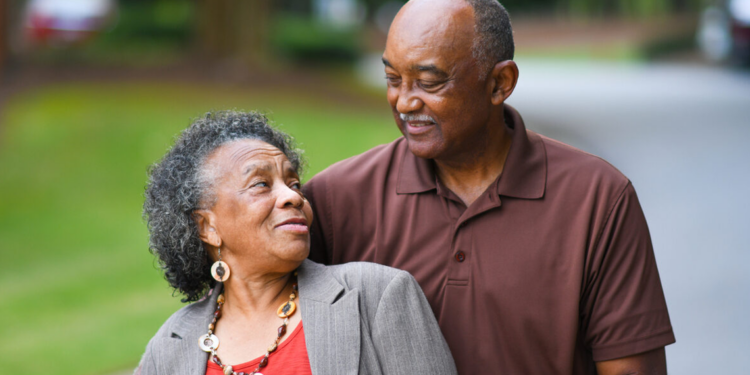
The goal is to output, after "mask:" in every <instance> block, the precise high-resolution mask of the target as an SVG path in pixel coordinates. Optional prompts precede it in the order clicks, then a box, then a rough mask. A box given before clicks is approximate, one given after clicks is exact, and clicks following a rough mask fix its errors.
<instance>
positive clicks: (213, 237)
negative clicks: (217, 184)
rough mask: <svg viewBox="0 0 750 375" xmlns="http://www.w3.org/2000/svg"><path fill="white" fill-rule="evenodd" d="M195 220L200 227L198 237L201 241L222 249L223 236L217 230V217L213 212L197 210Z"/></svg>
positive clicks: (194, 215) (194, 214) (194, 213)
mask: <svg viewBox="0 0 750 375" xmlns="http://www.w3.org/2000/svg"><path fill="white" fill-rule="evenodd" d="M193 220H195V224H196V225H197V226H198V236H199V237H200V239H201V241H203V242H205V243H207V244H209V245H211V246H213V247H216V248H218V247H221V236H219V232H218V230H217V229H216V215H214V213H213V211H211V210H195V211H194V212H193Z"/></svg>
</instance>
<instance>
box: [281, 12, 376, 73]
mask: <svg viewBox="0 0 750 375" xmlns="http://www.w3.org/2000/svg"><path fill="white" fill-rule="evenodd" d="M361 34H362V33H361V30H359V29H357V28H338V27H334V26H331V25H326V24H322V23H319V22H316V21H314V20H310V19H307V18H303V17H299V16H292V15H284V14H281V15H279V16H278V17H276V19H275V20H274V22H273V27H272V29H271V38H270V39H271V44H272V46H273V48H274V49H275V50H276V52H278V53H279V54H281V55H282V56H285V57H287V58H290V59H292V60H295V61H308V62H309V61H312V62H335V61H344V62H351V61H354V60H356V59H357V57H359V55H360V54H361V53H362V50H361V47H360V40H361Z"/></svg>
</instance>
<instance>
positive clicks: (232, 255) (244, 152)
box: [199, 139, 313, 272]
mask: <svg viewBox="0 0 750 375" xmlns="http://www.w3.org/2000/svg"><path fill="white" fill-rule="evenodd" d="M206 167H207V168H210V169H211V171H210V172H209V173H211V174H213V175H214V187H213V191H214V193H215V196H216V201H215V204H214V206H213V207H212V208H210V209H209V210H202V211H203V214H201V215H202V216H204V218H206V219H207V220H205V219H204V223H203V224H201V223H200V220H199V227H201V237H202V238H204V241H206V242H209V243H210V242H211V241H210V238H211V235H212V234H213V233H215V235H217V236H218V238H220V241H221V242H220V243H221V250H222V258H223V260H225V261H227V263H228V264H229V266H230V267H231V268H233V269H237V268H236V267H238V266H239V267H248V268H247V269H248V270H255V271H260V272H289V271H291V270H293V269H295V268H297V267H298V266H299V264H300V263H301V262H302V261H303V260H304V259H305V258H307V255H308V254H309V252H310V232H309V227H310V225H311V224H312V220H313V215H312V209H311V208H310V204H309V203H308V202H307V200H306V199H304V197H303V196H302V193H301V190H300V187H301V186H300V179H299V176H298V175H297V172H295V170H294V167H293V166H292V164H291V163H290V162H289V160H288V159H287V157H286V155H284V153H282V152H281V151H280V150H279V149H278V148H276V147H274V146H271V145H270V144H268V143H265V142H262V141H258V140H250V139H243V140H238V141H235V142H231V143H228V144H225V145H223V146H221V147H220V148H218V149H217V150H216V151H215V152H214V153H213V154H212V155H211V156H210V157H209V158H208V160H207V164H206ZM206 235H207V237H204V236H206ZM207 240H208V241H207ZM211 245H214V246H216V243H211Z"/></svg>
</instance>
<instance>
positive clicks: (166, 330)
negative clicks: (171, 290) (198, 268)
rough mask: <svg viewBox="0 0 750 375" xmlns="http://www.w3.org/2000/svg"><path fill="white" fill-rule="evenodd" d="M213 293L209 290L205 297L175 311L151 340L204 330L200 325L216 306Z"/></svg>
mask: <svg viewBox="0 0 750 375" xmlns="http://www.w3.org/2000/svg"><path fill="white" fill-rule="evenodd" d="M214 292H215V290H213V289H211V290H209V291H208V293H207V294H206V296H205V297H203V298H201V299H200V300H198V301H196V302H193V303H190V304H188V305H185V306H183V307H182V308H180V309H179V310H177V311H175V312H174V313H173V314H172V315H171V316H170V317H169V318H167V320H166V321H165V322H164V323H163V324H162V325H161V327H160V328H159V330H158V331H156V334H155V335H154V337H153V338H154V339H157V338H170V337H174V335H175V334H178V335H179V334H183V333H187V332H190V331H193V330H195V329H198V328H204V327H203V324H201V323H202V322H203V321H204V320H206V319H207V318H206V317H207V316H209V315H210V313H212V312H213V309H214V308H213V306H214V305H215V304H216V302H215V299H216V296H215V295H214Z"/></svg>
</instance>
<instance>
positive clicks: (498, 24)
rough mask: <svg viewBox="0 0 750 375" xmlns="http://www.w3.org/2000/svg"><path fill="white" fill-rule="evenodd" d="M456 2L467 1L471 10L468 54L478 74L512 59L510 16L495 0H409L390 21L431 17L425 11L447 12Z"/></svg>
mask: <svg viewBox="0 0 750 375" xmlns="http://www.w3.org/2000/svg"><path fill="white" fill-rule="evenodd" d="M456 3H464V4H468V5H470V6H471V8H472V10H473V11H474V35H473V36H472V39H473V42H472V56H473V57H474V59H475V60H476V62H477V64H478V65H479V66H480V68H481V69H480V70H481V71H482V73H483V74H486V73H487V72H489V70H491V69H492V66H494V65H495V64H496V63H498V62H500V61H505V60H513V56H514V53H515V43H514V41H513V28H512V27H511V23H510V15H509V14H508V11H506V10H505V8H504V7H503V6H502V5H501V4H500V3H499V2H498V1H497V0H437V1H436V0H411V1H409V2H408V3H407V4H406V5H405V6H404V7H403V9H402V10H401V12H399V15H398V16H397V18H396V20H394V23H396V21H402V22H409V23H411V22H414V21H415V19H416V20H418V18H419V17H420V16H428V17H432V16H429V14H430V13H433V12H435V11H438V10H439V9H445V10H448V13H451V12H453V11H455V10H456V9H457V8H460V7H461V4H456ZM426 11H427V12H426ZM430 11H431V12H430ZM433 20H434V18H433Z"/></svg>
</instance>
